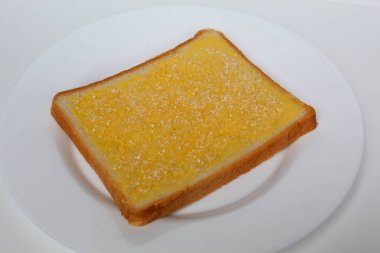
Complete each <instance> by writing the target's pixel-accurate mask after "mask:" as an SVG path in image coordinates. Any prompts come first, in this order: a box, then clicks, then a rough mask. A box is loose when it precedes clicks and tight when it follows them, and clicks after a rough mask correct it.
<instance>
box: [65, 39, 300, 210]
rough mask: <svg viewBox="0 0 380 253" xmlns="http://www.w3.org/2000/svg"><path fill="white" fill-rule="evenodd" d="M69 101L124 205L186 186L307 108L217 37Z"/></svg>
mask: <svg viewBox="0 0 380 253" xmlns="http://www.w3.org/2000/svg"><path fill="white" fill-rule="evenodd" d="M67 105H68V108H69V110H70V112H71V113H72V115H73V117H74V119H75V120H76V121H77V122H78V123H79V124H80V126H81V131H82V133H85V135H86V137H87V139H88V141H89V142H90V144H91V145H92V146H93V147H94V148H95V150H96V151H97V152H98V153H99V154H101V155H102V157H103V158H104V160H105V161H106V162H107V165H108V167H110V168H111V169H112V171H113V173H112V174H113V175H114V176H115V179H116V181H117V183H118V184H119V186H120V187H121V188H122V190H123V193H124V194H125V196H126V198H127V201H128V202H130V203H144V202H145V203H146V202H149V201H152V200H155V199H157V198H159V197H163V196H166V195H168V194H170V193H172V192H175V191H177V190H179V189H183V188H184V187H185V188H186V187H187V186H190V185H192V184H193V183H194V182H196V181H197V180H199V179H200V178H202V177H205V176H206V175H208V174H209V173H210V172H212V171H213V170H215V169H216V168H218V167H220V166H221V165H223V164H226V162H227V161H229V159H232V158H234V157H236V156H237V155H238V154H240V153H241V152H243V151H244V150H247V149H248V148H249V147H251V146H252V145H253V146H254V145H259V144H260V143H262V142H263V141H265V140H266V139H268V138H271V137H272V136H273V134H276V133H278V132H279V131H280V130H282V129H283V128H284V127H286V126H287V125H288V124H289V123H290V122H293V121H294V120H296V119H298V118H299V117H300V116H302V115H303V113H304V112H305V108H304V106H303V104H302V103H300V102H299V101H298V100H296V99H295V98H294V97H293V96H292V95H290V94H288V93H285V92H284V91H283V90H281V89H280V88H279V87H278V86H276V85H274V83H273V81H272V80H270V79H269V78H268V77H266V76H265V75H264V74H263V73H262V72H261V71H260V70H259V69H257V68H256V67H253V66H252V65H251V64H250V63H249V62H248V61H247V60H245V59H244V58H243V57H242V56H241V55H240V54H239V52H238V51H237V50H236V49H235V48H234V47H233V46H232V45H230V44H229V43H228V42H227V41H226V40H225V39H224V38H223V37H222V35H220V34H219V33H217V32H205V33H203V34H201V35H200V36H198V37H197V38H196V39H195V40H193V41H192V42H191V43H188V44H186V45H185V46H183V47H180V48H178V49H177V50H176V51H175V52H174V53H171V54H168V55H166V56H165V57H163V58H161V59H160V60H158V61H153V62H150V63H149V64H148V65H146V66H145V67H144V69H143V70H139V71H130V72H129V73H127V74H126V75H124V76H122V77H120V78H119V79H117V81H116V82H114V83H112V85H101V86H97V87H94V88H91V89H88V90H85V91H84V92H80V93H77V94H75V95H70V96H68V98H67Z"/></svg>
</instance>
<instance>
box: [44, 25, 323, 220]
mask: <svg viewBox="0 0 380 253" xmlns="http://www.w3.org/2000/svg"><path fill="white" fill-rule="evenodd" d="M205 32H208V30H207V29H205V30H201V31H199V32H198V33H197V34H195V36H194V37H193V38H191V39H189V40H187V41H185V42H183V43H181V44H179V45H178V46H176V47H175V48H173V49H171V50H169V51H167V52H164V53H162V54H160V55H158V56H156V57H154V58H152V59H150V60H148V61H146V62H144V63H142V64H139V65H137V66H135V67H133V68H130V69H128V70H125V71H122V72H120V73H118V74H116V75H114V76H111V77H108V78H106V79H104V80H101V81H98V82H94V83H91V84H89V85H86V86H83V87H79V88H75V89H71V90H67V91H63V92H60V93H58V94H56V95H55V96H54V98H53V102H52V107H51V114H52V116H53V117H54V118H55V120H56V121H57V123H58V124H59V126H60V127H61V128H62V129H63V130H64V131H65V133H66V134H67V135H68V136H69V137H70V139H71V140H72V141H73V143H74V144H75V145H76V147H77V148H78V150H79V151H80V152H81V154H82V155H83V156H84V157H85V159H86V160H87V162H88V163H89V164H90V165H91V167H92V168H93V169H94V171H95V172H96V173H97V175H98V176H99V178H100V179H101V180H102V182H103V184H104V185H105V186H106V188H107V190H108V191H109V192H110V194H111V196H112V198H113V199H114V201H115V203H116V204H117V206H118V207H119V209H120V211H121V213H122V215H123V216H124V217H125V218H126V219H127V220H128V222H129V223H130V224H131V225H134V226H142V225H145V224H147V223H149V222H151V221H153V220H155V219H157V218H159V217H163V216H166V215H168V214H170V213H171V212H173V211H175V210H177V209H179V208H181V207H183V206H185V205H187V204H189V203H192V202H194V201H196V200H198V199H200V198H202V197H203V196H205V195H207V194H209V193H211V192H213V191H214V190H216V189H218V188H220V187H221V186H223V185H224V184H226V183H228V182H230V181H232V180H233V179H235V178H237V177H238V176H240V175H242V174H244V173H246V172H248V171H250V170H251V169H252V168H253V167H255V166H257V165H259V164H260V163H262V162H263V161H265V160H267V159H268V158H270V157H272V156H273V155H274V154H276V153H277V152H278V151H280V150H282V149H284V148H286V147H288V146H289V145H290V144H292V143H293V142H294V141H295V140H297V139H298V138H299V137H301V136H302V135H304V134H306V133H308V132H310V131H312V130H313V129H314V128H315V127H316V126H317V121H316V113H315V110H314V108H313V107H311V106H309V105H307V104H305V103H303V102H302V101H300V100H299V99H297V98H296V97H294V96H292V98H293V99H295V100H296V101H297V102H299V103H302V104H303V106H304V107H305V109H306V113H305V115H303V117H302V118H300V119H299V120H298V121H296V122H294V123H293V124H291V125H290V126H288V127H287V128H286V129H284V130H283V131H281V132H280V133H279V134H277V135H276V136H274V137H273V138H271V139H270V140H269V141H268V142H266V143H264V144H262V145H261V146H260V147H258V148H256V149H255V150H253V151H252V152H250V153H248V154H247V155H245V156H244V157H243V158H241V159H240V160H237V161H235V162H234V163H233V164H231V165H229V166H226V167H225V168H223V169H220V170H218V171H217V172H215V173H213V174H212V175H210V176H208V177H206V178H204V179H202V180H200V181H199V182H197V183H196V184H194V185H192V186H190V187H188V188H186V189H183V190H182V191H178V192H175V193H173V194H171V195H169V196H167V197H164V198H162V199H159V200H157V201H155V202H153V203H151V204H150V205H148V206H145V207H143V208H135V207H133V206H130V205H128V203H127V202H125V201H124V200H125V197H124V196H123V193H122V191H121V190H120V189H119V188H118V187H117V184H116V183H115V182H114V180H113V179H112V177H111V176H110V175H109V173H108V171H107V169H106V168H104V167H103V165H102V163H101V161H100V160H99V158H98V157H97V156H96V155H95V154H93V152H92V151H91V150H90V148H89V147H88V146H87V144H86V143H85V142H84V140H83V139H82V138H81V136H80V134H79V132H78V131H77V130H76V129H75V126H74V125H73V124H72V122H71V121H70V119H69V118H68V116H67V115H66V114H65V112H64V111H63V109H62V108H61V106H60V104H59V99H60V98H61V97H62V96H65V95H68V94H72V93H75V92H78V91H82V90H85V89H88V88H92V87H95V86H97V85H102V84H104V83H105V82H108V81H110V80H112V79H115V78H118V77H120V76H122V75H124V74H126V73H128V72H132V71H134V70H137V69H139V68H142V67H144V66H146V65H148V64H149V63H151V62H153V61H157V60H160V59H161V58H162V57H164V56H166V55H169V54H172V53H175V52H176V51H177V50H179V49H180V48H181V47H183V46H185V45H186V44H188V43H190V42H191V41H192V40H194V39H196V38H197V37H199V36H201V35H202V34H203V33H205ZM219 33H220V32H219ZM220 34H221V35H222V37H223V38H224V39H225V40H226V41H227V42H228V43H229V44H230V45H231V46H232V47H233V48H235V49H236V51H237V52H239V54H240V55H241V56H242V57H243V58H244V59H245V60H246V61H247V62H248V63H249V64H251V65H252V66H253V67H255V68H257V69H258V70H260V69H259V68H258V67H257V66H256V65H254V64H253V63H252V62H250V61H249V60H248V59H247V58H246V57H245V55H244V54H243V53H242V52H241V51H240V50H239V49H238V48H237V47H236V46H235V45H234V44H232V42H230V41H229V40H228V39H227V38H226V37H225V36H224V35H223V34H222V33H220ZM260 71H261V70H260ZM261 73H262V74H263V75H265V76H266V77H268V78H269V79H271V78H270V77H269V76H267V75H266V74H265V73H264V72H263V71H261ZM271 80H272V79H271ZM272 81H273V80H272ZM273 83H274V84H275V85H277V86H278V87H279V88H280V89H281V90H282V91H284V92H286V93H289V92H288V91H287V90H285V89H284V88H282V87H281V86H280V85H279V84H277V83H276V82H275V81H273ZM289 94H290V93H289Z"/></svg>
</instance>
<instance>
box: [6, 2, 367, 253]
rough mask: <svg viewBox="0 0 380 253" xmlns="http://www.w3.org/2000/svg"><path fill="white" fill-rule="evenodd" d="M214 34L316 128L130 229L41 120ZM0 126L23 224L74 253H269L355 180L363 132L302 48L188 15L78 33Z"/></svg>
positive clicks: (353, 105) (324, 68)
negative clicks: (72, 97) (307, 110)
mask: <svg viewBox="0 0 380 253" xmlns="http://www.w3.org/2000/svg"><path fill="white" fill-rule="evenodd" d="M207 27H211V28H215V29H218V30H220V31H222V32H224V33H225V34H226V35H227V37H228V38H229V39H230V40H231V41H232V42H234V43H235V44H236V45H237V46H238V47H239V48H240V49H241V50H242V51H243V52H244V53H245V54H246V56H247V57H248V58H249V59H251V60H252V61H253V62H254V63H256V64H257V65H259V66H260V67H261V68H262V69H263V70H264V71H265V72H266V73H267V74H269V75H270V76H271V77H273V78H274V79H275V80H276V81H278V82H279V83H280V84H282V85H283V86H284V87H285V88H286V89H288V90H290V91H291V92H292V93H293V94H295V95H296V96H298V97H300V98H301V99H302V100H304V101H306V102H307V103H309V104H311V105H313V106H314V107H315V108H316V111H317V114H318V116H317V118H318V122H319V125H318V127H317V129H316V130H315V131H313V132H312V133H310V134H308V135H306V136H304V137H302V138H301V139H300V140H298V141H297V142H296V143H295V144H293V145H292V146H291V147H289V148H288V149H286V150H285V151H283V152H281V153H280V154H278V155H276V156H275V157H274V158H273V159H271V160H269V161H267V162H265V163H264V164H262V165H261V166H259V167H258V168H256V169H255V170H253V171H251V172H250V173H248V174H246V175H244V176H242V177H240V178H238V179H237V180H235V181H234V182H232V183H230V184H229V185H227V186H225V187H223V188H222V189H220V190H218V191H217V192H215V193H214V194H212V195H209V196H208V197H206V198H205V199H203V200H201V201H199V202H197V203H195V204H194V205H192V206H189V207H187V208H185V209H183V210H180V211H179V212H177V213H175V214H173V215H172V216H170V217H167V218H164V219H160V220H158V221H156V222H154V223H152V224H150V225H148V226H145V227H143V228H134V227H130V226H129V225H128V224H127V223H126V221H125V220H124V219H123V218H122V217H121V216H120V214H119V211H118V209H117V208H116V207H115V205H114V204H113V203H112V201H111V200H110V197H109V195H108V194H107V192H106V191H105V190H104V187H103V186H102V185H101V184H100V183H99V180H98V179H97V178H96V176H94V173H93V172H92V170H91V169H90V168H89V167H88V166H87V164H86V163H85V162H84V161H83V159H82V158H81V157H80V155H78V152H77V151H76V149H75V148H74V147H73V145H72V144H71V142H70V141H69V139H68V138H67V137H66V136H65V135H64V134H63V132H62V131H61V130H60V129H59V128H58V126H57V124H56V123H55V121H54V120H53V119H52V117H51V116H50V112H49V109H50V103H51V99H52V97H53V95H54V94H55V93H56V92H58V91H61V90H66V89H70V88H73V87H77V86H81V85H84V84H87V83H90V82H94V81H96V80H99V79H102V78H104V77H106V76H109V75H112V74H115V73H117V72H119V71H121V70H124V69H127V68H129V67H132V66H134V65H136V64H138V63H141V62H143V61H144V60H147V59H149V58H151V57H153V56H155V55H157V54H159V53H161V52H163V51H166V50H168V49H170V48H172V47H174V46H176V45H177V44H178V43H180V42H182V41H184V40H186V39H188V38H190V37H191V36H193V34H194V33H195V32H196V31H197V30H200V29H202V28H207ZM4 108H5V109H4V111H3V114H2V118H1V122H0V158H1V163H2V168H3V172H4V174H5V178H6V181H7V182H8V184H9V187H10V190H11V192H12V193H13V196H14V198H15V199H16V201H17V202H18V203H19V205H20V206H21V208H22V210H24V212H25V213H26V214H27V215H28V216H29V217H30V219H31V220H32V221H33V222H34V223H35V224H36V225H37V226H39V227H40V228H41V229H42V230H43V231H45V232H46V233H47V234H49V235H51V236H52V237H53V238H55V239H56V240H57V241H60V242H61V243H63V244H64V245H66V246H68V247H70V248H72V249H74V250H76V251H78V252H91V253H95V252H150V251H154V252H178V251H180V252H196V251H197V250H201V251H202V252H206V250H207V251H209V252H252V249H254V251H255V252H263V251H265V252H270V251H275V250H278V249H281V248H283V247H285V246H288V245H290V244H291V243H293V242H295V241H296V240H298V239H300V238H302V237H303V236H305V235H306V234H307V233H309V232H310V231H312V230H313V229H314V228H316V227H317V226H318V225H319V224H320V223H321V222H322V221H323V220H324V219H326V217H327V216H328V215H330V214H331V213H332V211H333V210H334V209H335V208H336V207H337V206H338V204H339V203H340V202H341V201H342V199H343V198H344V196H345V194H346V193H347V191H348V190H349V188H350V186H351V183H352V181H353V179H354V178H355V175H356V173H357V171H358V166H359V162H360V158H361V154H362V145H363V130H362V121H361V116H360V111H359V108H358V104H357V102H356V99H355V97H354V95H353V92H352V90H351V88H350V86H349V84H348V83H347V81H346V80H345V79H344V78H343V76H342V75H341V74H340V72H339V71H338V70H337V69H336V68H335V67H334V66H333V65H332V64H331V62H330V61H329V60H328V59H327V58H326V57H325V56H323V55H322V54H321V53H320V52H319V51H318V50H316V49H315V48H313V47H312V46H311V45H310V44H308V43H307V42H305V41H304V40H302V39H301V38H299V37H297V36H296V35H294V34H292V33H290V32H289V31H286V30H284V29H283V28H280V27H278V26H276V25H274V24H271V23H268V22H266V21H264V20H261V19H259V18H256V17H253V16H249V15H246V14H243V13H240V12H232V11H225V10H218V9H212V8H200V7H170V8H153V9H144V10H137V11H132V12H128V13H125V14H121V15H118V16H114V17H111V18H107V19H104V20H101V21H99V22H96V23H94V24H91V25H89V26H86V27H84V28H82V29H80V30H79V31H77V32H75V33H73V34H71V35H69V36H67V37H65V38H64V39H62V40H61V41H59V42H58V43H56V44H55V45H54V46H52V47H51V48H49V49H48V50H47V51H46V52H45V53H43V54H42V55H41V56H40V57H39V58H38V59H37V60H36V61H35V62H34V63H33V64H32V65H31V66H30V67H29V68H28V70H27V71H26V72H25V73H24V74H23V75H22V77H21V78H20V79H19V80H18V82H17V84H16V85H15V87H14V88H13V90H12V92H11V95H10V97H9V99H8V102H7V104H6V106H5V107H4Z"/></svg>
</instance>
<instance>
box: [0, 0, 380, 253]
mask: <svg viewBox="0 0 380 253" xmlns="http://www.w3.org/2000/svg"><path fill="white" fill-rule="evenodd" d="M351 2H352V1H351ZM366 2H367V1H366ZM373 3H374V4H371V6H378V5H377V3H376V2H373ZM152 4H153V2H152V3H148V2H145V3H140V4H130V3H125V2H124V1H120V2H118V1H114V2H112V3H111V2H110V1H107V2H101V1H91V4H89V3H88V2H86V1H83V2H80V3H79V2H77V1H72V2H71V1H64V2H55V1H25V2H17V1H6V2H5V5H4V6H5V8H1V9H0V12H1V13H0V19H1V22H0V29H1V31H2V40H0V43H1V44H0V45H1V47H0V50H1V55H2V57H1V58H0V64H1V65H0V67H1V68H0V69H1V76H0V78H1V84H2V85H1V86H0V90H1V98H2V101H4V97H5V91H7V90H9V89H10V87H11V86H12V83H13V81H15V80H16V78H17V76H18V75H20V74H21V73H22V72H23V70H25V68H26V66H27V65H28V63H30V62H31V60H32V59H33V58H34V57H36V56H38V55H39V54H40V53H41V52H42V51H43V49H44V48H45V47H46V46H48V45H50V44H51V43H52V42H53V41H56V40H58V39H59V38H61V37H62V35H64V34H66V33H68V32H71V31H73V30H74V29H76V28H79V27H81V26H82V25H84V24H86V23H88V22H90V21H94V20H96V19H98V18H101V17H105V16H108V15H110V14H113V13H117V12H121V11H124V10H127V9H129V8H135V7H141V6H149V5H152ZM154 4H157V2H154ZM209 4H210V5H217V6H221V7H231V8H234V9H241V10H245V11H247V12H252V13H254V14H256V15H258V16H262V17H265V18H267V19H269V20H272V21H275V22H276V23H279V24H281V25H283V26H285V27H287V28H289V29H290V30H293V31H295V32H297V34H301V35H302V36H303V37H305V38H306V39H308V40H309V41H311V42H312V43H313V44H314V45H315V46H317V47H318V48H319V49H321V50H322V51H323V52H324V53H325V54H326V55H327V56H328V57H329V58H330V59H333V61H334V63H335V64H336V65H337V66H338V68H339V69H340V70H341V71H342V72H343V73H344V75H345V76H346V77H347V78H348V80H349V81H350V82H351V84H352V86H353V88H354V90H355V92H356V93H357V95H358V98H359V102H360V104H361V107H362V112H363V119H364V126H365V133H366V143H365V154H364V159H363V162H362V170H361V172H360V174H359V179H358V180H357V181H356V183H355V185H354V188H353V189H352V191H351V193H350V195H349V197H348V198H346V200H345V203H344V204H343V205H342V206H341V207H340V208H339V210H338V211H337V212H336V213H335V214H334V215H333V217H331V218H330V219H329V220H328V221H327V222H326V223H325V224H324V225H323V226H322V227H321V228H319V229H318V230H317V231H316V232H314V233H313V234H312V235H310V236H308V237H307V238H306V239H304V240H303V241H301V242H300V243H298V244H296V245H294V246H292V247H291V248H289V249H288V250H287V252H305V251H307V252H377V251H379V249H380V242H379V240H378V239H377V235H378V234H379V232H380V231H379V227H380V226H379V225H380V224H379V223H380V219H379V213H380V203H379V198H378V192H379V190H380V189H379V188H380V184H379V178H380V171H379V170H378V166H379V161H380V159H379V156H376V154H378V153H379V152H380V150H379V145H378V143H379V137H380V135H379V132H378V129H379V125H380V122H379V118H378V117H374V116H373V115H375V114H376V113H378V108H379V92H380V91H379V86H377V85H376V83H377V82H378V74H377V73H378V72H377V66H379V64H380V59H379V56H380V49H379V46H378V45H379V44H380V37H379V36H380V34H379V33H378V32H377V29H378V26H379V21H380V20H379V19H380V15H379V9H378V8H373V7H371V8H370V7H366V6H361V5H360V4H355V5H351V4H348V5H346V4H335V3H329V2H318V1H313V2H298V1H285V2H282V3H276V4H274V3H272V2H270V1H269V2H266V3H265V4H264V3H252V2H251V1H247V2H245V1H240V4H236V2H234V3H228V2H227V1H226V2H220V3H218V4H213V3H212V2H211V1H210V2H209ZM0 187H1V188H0V190H1V191H0V192H1V199H2V201H1V204H0V205H1V208H0V214H1V216H0V222H1V224H2V226H1V229H0V233H1V236H0V251H2V252H20V251H22V252H24V251H28V252H52V251H54V252H70V251H69V250H67V249H65V248H63V247H61V246H60V245H59V244H57V243H56V242H54V241H53V240H51V239H50V238H49V237H47V236H46V235H44V234H43V233H41V232H40V231H39V229H37V228H36V227H35V226H34V225H32V224H31V223H30V222H29V220H28V219H26V218H25V216H24V215H23V214H22V213H21V212H20V210H19V209H18V208H17V206H16V205H15V204H14V202H13V201H12V199H11V198H10V196H9V193H8V191H7V189H6V187H4V183H3V182H2V181H1V185H0ZM20 241H21V242H22V243H19V242H20Z"/></svg>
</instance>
